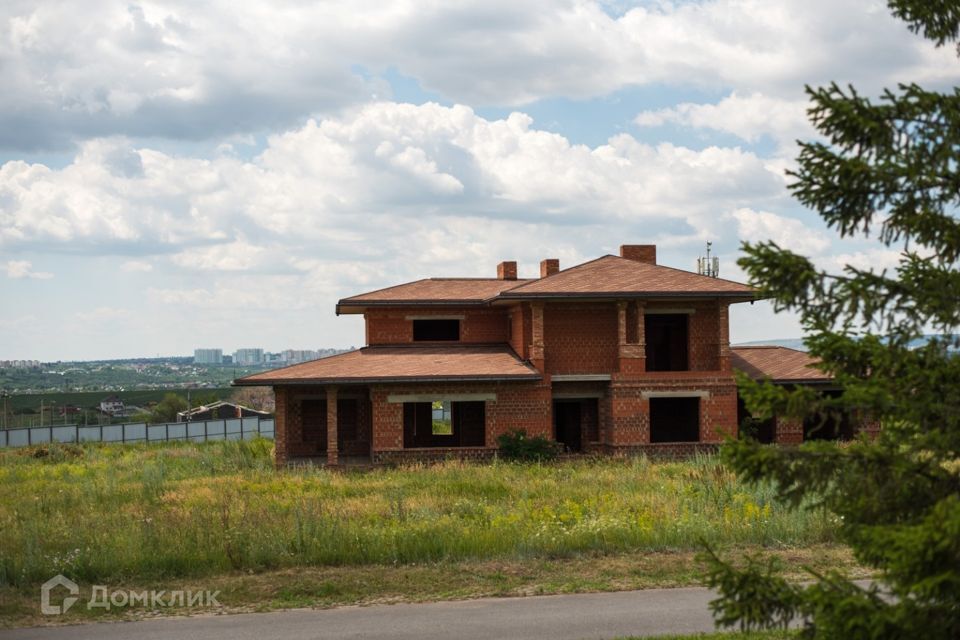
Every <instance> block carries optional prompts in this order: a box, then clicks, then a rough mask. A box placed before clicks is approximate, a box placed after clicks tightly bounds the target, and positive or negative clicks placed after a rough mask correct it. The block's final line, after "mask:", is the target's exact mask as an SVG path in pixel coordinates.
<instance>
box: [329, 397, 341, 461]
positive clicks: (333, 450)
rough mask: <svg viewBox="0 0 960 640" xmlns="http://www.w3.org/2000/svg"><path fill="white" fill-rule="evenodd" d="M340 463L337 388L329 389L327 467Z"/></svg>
mask: <svg viewBox="0 0 960 640" xmlns="http://www.w3.org/2000/svg"><path fill="white" fill-rule="evenodd" d="M338 462H339V451H338V450H337V388H336V387H327V465H328V466H331V467H332V466H336V465H337V463H338Z"/></svg>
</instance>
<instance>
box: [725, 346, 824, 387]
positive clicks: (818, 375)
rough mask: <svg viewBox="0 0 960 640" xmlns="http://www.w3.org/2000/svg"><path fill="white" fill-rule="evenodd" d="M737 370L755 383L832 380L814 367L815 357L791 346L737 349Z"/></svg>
mask: <svg viewBox="0 0 960 640" xmlns="http://www.w3.org/2000/svg"><path fill="white" fill-rule="evenodd" d="M730 351H731V358H730V361H731V363H732V364H733V368H734V369H736V370H737V371H742V372H743V373H745V374H747V375H748V376H750V377H751V378H753V379H754V380H762V379H764V378H770V379H771V380H773V381H774V382H830V380H831V378H830V376H828V375H827V374H825V373H823V372H822V371H820V370H819V369H815V368H814V366H813V365H815V364H816V363H817V359H816V358H814V357H813V356H811V355H809V354H807V353H804V352H803V351H797V350H796V349H788V348H787V347H733V348H732V349H731V350H730Z"/></svg>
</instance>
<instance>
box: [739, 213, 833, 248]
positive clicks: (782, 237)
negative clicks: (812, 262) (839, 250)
mask: <svg viewBox="0 0 960 640" xmlns="http://www.w3.org/2000/svg"><path fill="white" fill-rule="evenodd" d="M730 217H731V218H733V219H734V220H735V221H736V222H737V231H738V233H739V235H740V238H741V239H742V240H746V241H749V242H762V241H765V240H773V241H774V242H776V243H777V244H778V245H779V246H780V247H782V248H784V249H789V250H791V251H794V252H796V253H799V254H801V255H811V254H819V253H822V252H823V251H825V250H826V249H827V248H828V247H829V246H830V240H829V239H828V238H827V237H826V235H824V234H823V233H822V232H820V231H818V230H816V229H811V228H810V227H809V226H807V225H806V224H804V223H803V222H801V221H800V220H797V219H796V218H788V217H786V216H781V215H778V214H775V213H771V212H769V211H754V210H752V209H748V208H742V209H737V210H735V211H733V212H731V214H730Z"/></svg>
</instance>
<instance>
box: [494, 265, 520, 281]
mask: <svg viewBox="0 0 960 640" xmlns="http://www.w3.org/2000/svg"><path fill="white" fill-rule="evenodd" d="M497 279H498V280H516V279H517V263H516V262H515V261H513V260H505V261H503V262H501V263H500V264H498V265H497Z"/></svg>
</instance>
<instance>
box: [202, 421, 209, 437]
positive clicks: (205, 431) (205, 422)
mask: <svg viewBox="0 0 960 640" xmlns="http://www.w3.org/2000/svg"><path fill="white" fill-rule="evenodd" d="M208 440H210V434H209V433H208V432H207V421H206V420H204V421H203V441H204V442H207V441H208Z"/></svg>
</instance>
